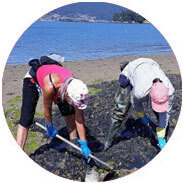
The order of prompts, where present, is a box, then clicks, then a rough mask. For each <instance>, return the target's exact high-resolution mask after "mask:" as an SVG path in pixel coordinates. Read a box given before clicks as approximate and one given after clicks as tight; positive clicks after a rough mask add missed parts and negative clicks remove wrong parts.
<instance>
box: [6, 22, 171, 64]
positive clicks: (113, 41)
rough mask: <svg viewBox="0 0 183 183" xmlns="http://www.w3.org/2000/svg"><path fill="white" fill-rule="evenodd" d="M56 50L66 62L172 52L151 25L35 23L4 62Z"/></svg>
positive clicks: (25, 59)
mask: <svg viewBox="0 0 183 183" xmlns="http://www.w3.org/2000/svg"><path fill="white" fill-rule="evenodd" d="M49 53H59V54H61V55H62V56H64V57H65V60H66V61H74V60H90V59H98V58H107V57H120V56H128V55H129V56H134V55H149V54H167V53H172V50H171V48H170V46H169V45H168V43H167V41H166V40H165V39H164V38H163V36H162V35H161V34H160V32H159V31H158V30H157V29H156V28H155V27H154V26H152V25H151V24H113V23H81V22H78V23H74V22H55V21H50V22H43V21H38V22H35V23H34V24H33V25H32V26H31V27H29V28H28V29H27V30H26V31H25V32H24V34H23V35H22V36H21V37H20V39H19V40H18V41H17V43H16V44H15V46H14V48H13V50H12V52H11V53H10V56H9V58H8V61H7V64H20V63H21V64H26V63H28V61H29V59H30V58H39V57H40V56H42V55H47V54H49Z"/></svg>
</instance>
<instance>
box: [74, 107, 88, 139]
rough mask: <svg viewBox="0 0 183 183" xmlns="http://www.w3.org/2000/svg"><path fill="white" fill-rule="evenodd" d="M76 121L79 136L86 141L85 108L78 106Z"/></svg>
mask: <svg viewBox="0 0 183 183" xmlns="http://www.w3.org/2000/svg"><path fill="white" fill-rule="evenodd" d="M75 123H76V128H77V131H78V134H79V138H80V140H82V141H86V134H85V126H84V113H83V110H80V109H78V108H76V112H75Z"/></svg>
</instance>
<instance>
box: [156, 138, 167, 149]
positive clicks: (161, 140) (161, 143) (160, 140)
mask: <svg viewBox="0 0 183 183" xmlns="http://www.w3.org/2000/svg"><path fill="white" fill-rule="evenodd" d="M157 145H158V146H159V148H160V149H163V147H164V146H165V145H166V140H165V138H163V137H158V144H157Z"/></svg>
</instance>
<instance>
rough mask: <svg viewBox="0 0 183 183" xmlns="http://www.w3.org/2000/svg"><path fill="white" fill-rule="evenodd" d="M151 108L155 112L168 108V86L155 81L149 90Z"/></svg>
mask: <svg viewBox="0 0 183 183" xmlns="http://www.w3.org/2000/svg"><path fill="white" fill-rule="evenodd" d="M150 96H151V103H152V108H153V110H154V111H156V112H165V111H167V109H168V100H169V93H168V88H167V87H166V86H165V85H164V84H163V83H162V82H156V83H154V84H153V85H152V88H151V90H150Z"/></svg>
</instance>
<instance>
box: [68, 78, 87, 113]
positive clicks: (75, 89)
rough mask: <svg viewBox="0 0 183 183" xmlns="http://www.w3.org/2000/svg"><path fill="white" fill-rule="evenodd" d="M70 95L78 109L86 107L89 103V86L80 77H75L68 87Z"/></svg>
mask: <svg viewBox="0 0 183 183" xmlns="http://www.w3.org/2000/svg"><path fill="white" fill-rule="evenodd" d="M67 93H68V96H69V97H70V98H71V99H72V101H73V102H74V105H75V106H77V107H78V109H85V108H86V107H87V104H88V88H87V86H86V84H84V83H83V82H82V81H81V80H79V79H73V80H72V81H71V82H70V83H69V85H68V87H67Z"/></svg>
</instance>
